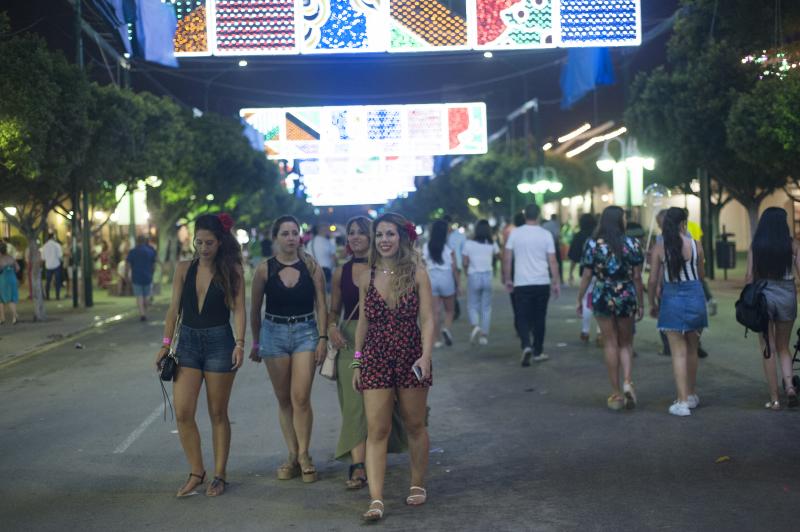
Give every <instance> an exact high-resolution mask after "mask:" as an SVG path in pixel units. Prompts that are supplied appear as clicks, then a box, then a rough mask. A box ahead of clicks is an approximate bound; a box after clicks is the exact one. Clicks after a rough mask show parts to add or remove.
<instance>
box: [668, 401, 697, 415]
mask: <svg viewBox="0 0 800 532" xmlns="http://www.w3.org/2000/svg"><path fill="white" fill-rule="evenodd" d="M669 413H670V414H672V415H673V416H691V415H692V411H691V410H689V403H682V402H680V401H675V402H674V403H672V405H671V406H670V407H669Z"/></svg>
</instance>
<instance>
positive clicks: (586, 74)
mask: <svg viewBox="0 0 800 532" xmlns="http://www.w3.org/2000/svg"><path fill="white" fill-rule="evenodd" d="M613 84H614V66H613V65H612V63H611V52H610V51H609V50H608V48H571V49H570V50H569V51H568V52H567V64H566V65H564V68H563V69H562V70H561V93H562V97H561V108H562V109H569V108H570V107H572V106H573V105H574V104H575V103H576V102H577V101H579V100H580V99H581V98H583V97H584V96H585V95H586V94H587V93H589V92H591V91H593V90H594V88H595V87H596V86H598V85H613Z"/></svg>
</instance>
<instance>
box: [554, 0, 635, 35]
mask: <svg viewBox="0 0 800 532" xmlns="http://www.w3.org/2000/svg"><path fill="white" fill-rule="evenodd" d="M640 19H641V17H640V13H639V1H638V0H603V1H602V2H600V1H588V0H561V44H562V45H566V46H621V45H636V44H639V43H640V42H641V37H640V26H641V20H640Z"/></svg>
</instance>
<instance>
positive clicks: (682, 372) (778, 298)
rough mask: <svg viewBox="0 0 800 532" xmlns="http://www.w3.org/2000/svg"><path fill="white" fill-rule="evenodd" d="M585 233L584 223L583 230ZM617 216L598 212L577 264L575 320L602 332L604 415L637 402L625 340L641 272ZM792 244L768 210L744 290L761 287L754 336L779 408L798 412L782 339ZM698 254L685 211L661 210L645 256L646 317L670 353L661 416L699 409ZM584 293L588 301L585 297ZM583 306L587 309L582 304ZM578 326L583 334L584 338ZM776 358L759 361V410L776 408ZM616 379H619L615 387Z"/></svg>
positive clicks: (640, 259)
mask: <svg viewBox="0 0 800 532" xmlns="http://www.w3.org/2000/svg"><path fill="white" fill-rule="evenodd" d="M587 226H588V223H587ZM625 228H626V221H625V213H624V211H623V210H622V209H621V208H620V207H614V206H612V207H608V208H606V209H605V210H604V211H603V213H602V215H601V217H600V220H599V223H598V224H597V228H596V229H594V232H593V233H592V235H591V236H588V237H586V238H585V243H584V244H583V252H582V257H581V260H580V265H581V268H582V274H581V283H580V287H579V289H578V301H577V313H578V316H580V317H585V316H586V313H587V312H588V309H589V308H591V311H592V312H593V314H594V316H595V318H596V319H597V322H598V325H599V327H600V330H601V332H602V338H603V348H604V354H605V362H606V367H607V369H608V376H609V380H610V382H611V395H609V397H608V399H607V405H608V408H610V409H612V410H622V409H632V408H635V406H636V403H637V397H636V389H635V387H634V383H633V354H634V353H633V335H634V332H635V322H636V321H639V320H641V319H642V317H643V316H644V294H645V290H644V286H643V283H642V267H643V264H644V260H645V257H644V253H643V252H642V249H641V246H640V244H639V242H638V241H637V240H636V239H635V238H632V237H630V236H626V234H625ZM798 255H799V254H798V244H797V241H796V240H794V239H793V238H792V237H791V235H790V233H789V226H788V223H787V215H786V211H785V210H783V209H780V208H777V207H770V208H768V209H766V210H765V211H764V213H763V214H762V216H761V218H760V220H759V223H758V226H757V228H756V231H755V234H754V237H753V242H752V245H751V247H750V250H749V252H748V259H747V275H746V281H747V282H748V283H750V282H753V281H764V285H765V287H764V290H763V293H764V296H765V299H766V303H767V311H768V314H769V329H768V331H767V333H766V334H764V335H762V337H761V344H762V346H761V347H762V350H764V349H765V348H766V344H765V343H766V342H769V347H770V349H769V350H768V351H767V352H768V353H769V352H772V353H777V358H779V359H780V364H781V375H782V377H783V388H784V391H785V395H786V402H787V405H788V406H790V407H796V406H798V397H797V390H796V389H795V387H794V382H793V376H792V359H791V355H790V352H789V338H790V336H791V332H792V327H793V324H794V321H795V318H796V317H797V295H796V291H795V284H794V273H795V272H797V274H798V275H800V257H798ZM704 260H705V258H704V255H703V248H702V246H700V245H699V244H698V242H697V241H695V240H694V239H692V237H691V236H690V234H689V232H688V230H687V213H686V210H685V209H680V208H677V207H672V208H669V209H667V210H666V212H665V213H664V217H663V224H662V238H660V239H658V240H657V242H656V244H655V245H654V247H653V248H652V249H651V250H650V264H649V267H650V277H649V280H648V288H647V291H646V293H647V297H648V302H649V306H650V315H651V316H652V317H653V318H656V319H657V320H658V325H657V326H658V329H659V331H660V332H662V333H664V334H666V337H667V339H668V342H669V347H670V351H671V353H672V369H673V376H674V379H675V388H676V392H677V394H676V395H677V398H676V400H675V401H674V402H673V403H672V405H670V407H669V413H670V414H673V415H676V416H689V415H691V413H692V410H694V409H695V408H697V406H698V405H699V404H700V397H699V395H698V393H697V389H696V387H697V367H698V348H699V343H700V334H701V333H702V331H703V329H705V328H706V327H708V316H707V312H706V298H705V294H704V291H703V285H702V281H703V275H704V273H703V272H704ZM590 287H591V297H589V298H587V297H586V295H587V291H588V290H589V289H590ZM587 300H588V302H587ZM588 330H589V329H588V323H586V322H585V323H584V325H583V328H582V336H583V334H586V333H588ZM775 359H776V357H774V356H770V357H765V358H764V372H765V376H766V379H767V383H768V387H769V394H770V400H769V401H768V402H767V403H766V405H765V407H766V408H769V409H772V410H779V409H780V408H781V403H780V399H779V396H778V384H777V372H776V370H777V368H776V360H775ZM620 374H621V377H622V379H621V380H620Z"/></svg>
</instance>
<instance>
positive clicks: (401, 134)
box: [239, 102, 488, 160]
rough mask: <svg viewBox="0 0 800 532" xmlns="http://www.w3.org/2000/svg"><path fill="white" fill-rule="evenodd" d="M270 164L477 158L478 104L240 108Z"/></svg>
mask: <svg viewBox="0 0 800 532" xmlns="http://www.w3.org/2000/svg"><path fill="white" fill-rule="evenodd" d="M239 115H240V116H241V117H242V118H244V119H245V120H246V121H247V122H248V123H249V124H250V125H252V126H253V127H254V128H256V129H257V130H258V131H259V132H260V133H261V134H262V135H264V151H265V152H266V154H267V156H268V157H269V158H270V159H286V160H294V159H312V158H319V157H326V156H345V155H358V156H360V157H365V156H366V157H378V156H391V157H399V156H420V155H456V154H458V155H468V154H473V155H475V154H483V153H486V151H487V149H488V140H487V134H486V105H485V104H483V103H482V102H471V103H449V104H419V105H359V106H344V107H339V106H336V107H293V108H255V109H242V110H241V111H239Z"/></svg>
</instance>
